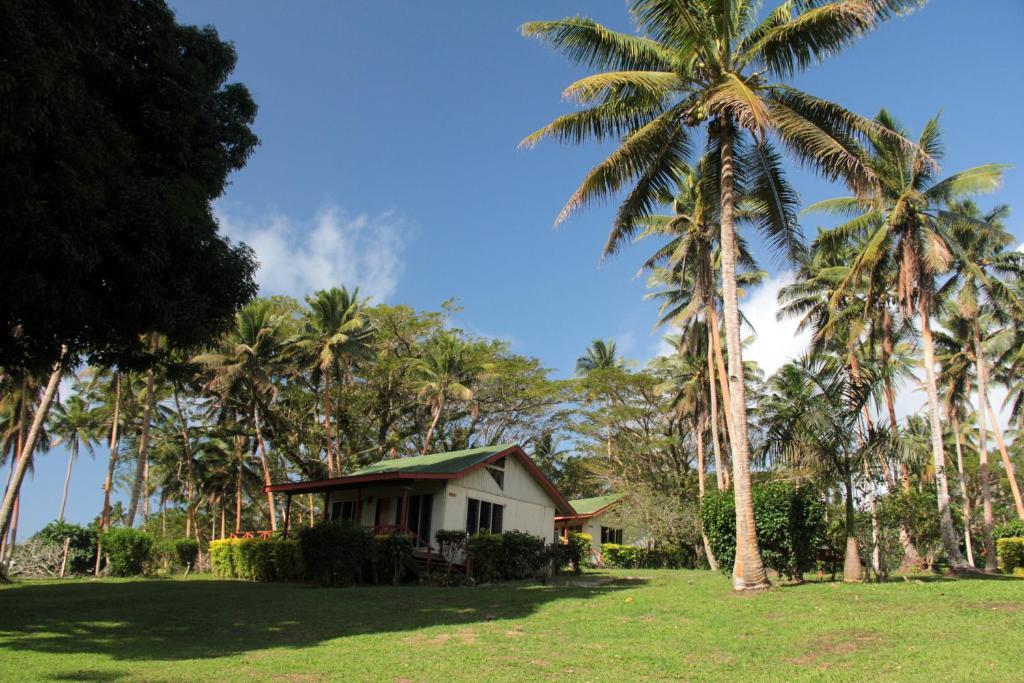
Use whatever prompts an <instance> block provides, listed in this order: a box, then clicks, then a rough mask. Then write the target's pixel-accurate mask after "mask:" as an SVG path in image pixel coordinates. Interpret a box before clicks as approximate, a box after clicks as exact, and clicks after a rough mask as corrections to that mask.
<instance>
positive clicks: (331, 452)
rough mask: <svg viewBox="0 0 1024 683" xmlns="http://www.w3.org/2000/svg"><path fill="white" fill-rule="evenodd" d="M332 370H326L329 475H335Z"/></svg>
mask: <svg viewBox="0 0 1024 683" xmlns="http://www.w3.org/2000/svg"><path fill="white" fill-rule="evenodd" d="M330 386H331V381H330V371H325V372H324V437H325V438H326V439H327V476H328V477H333V476H335V474H334V473H335V463H334V447H333V444H332V440H331V389H330Z"/></svg>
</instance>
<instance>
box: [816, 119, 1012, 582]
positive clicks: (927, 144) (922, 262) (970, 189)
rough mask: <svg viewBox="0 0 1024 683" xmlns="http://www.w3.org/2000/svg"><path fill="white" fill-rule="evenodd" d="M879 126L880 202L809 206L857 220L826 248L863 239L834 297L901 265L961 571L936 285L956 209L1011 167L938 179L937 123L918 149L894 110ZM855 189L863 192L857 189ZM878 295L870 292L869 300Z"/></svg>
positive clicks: (950, 539) (942, 516)
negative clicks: (935, 333) (907, 140)
mask: <svg viewBox="0 0 1024 683" xmlns="http://www.w3.org/2000/svg"><path fill="white" fill-rule="evenodd" d="M876 122H877V124H878V125H879V126H880V127H881V128H883V129H885V130H886V131H888V132H889V133H887V134H880V133H877V132H873V133H872V134H871V135H870V136H869V141H870V147H869V153H868V154H867V155H866V156H865V164H866V166H867V167H868V168H870V169H871V172H872V174H873V176H874V177H875V178H876V179H877V182H878V187H879V192H878V194H877V196H875V197H873V198H871V199H870V200H865V199H863V198H861V197H857V196H854V197H844V198H838V199H829V200H825V201H822V202H818V203H817V204H814V205H812V206H810V207H808V208H807V211H808V212H813V211H825V212H830V213H833V214H837V215H843V216H848V217H852V219H851V220H849V221H848V222H846V223H843V224H841V225H839V226H837V227H835V228H832V229H830V230H828V231H826V232H824V233H823V234H822V235H821V236H820V237H819V239H818V242H819V243H821V244H823V245H826V246H827V245H828V244H829V243H835V242H847V241H849V240H850V238H851V237H852V236H856V235H860V236H862V237H863V239H861V240H860V242H859V244H860V245H861V247H860V248H859V249H858V251H857V253H856V255H855V257H854V258H853V260H852V261H851V267H850V269H849V272H848V274H847V275H846V277H845V279H844V280H843V282H841V283H839V285H838V286H837V287H836V288H835V290H834V293H833V298H834V299H838V298H839V297H843V296H845V295H846V294H847V292H848V291H849V290H850V289H852V288H855V287H857V286H858V285H859V283H861V282H863V281H865V280H867V281H868V282H884V281H886V279H885V278H884V277H882V276H881V274H880V273H882V272H883V271H885V270H887V269H889V268H890V267H891V266H892V265H895V268H896V276H895V278H894V279H893V280H892V282H893V287H894V289H895V297H896V299H897V300H898V302H899V305H900V309H901V312H902V313H903V315H904V316H906V317H907V318H911V319H916V321H917V324H918V325H919V326H920V330H921V343H922V347H923V351H924V371H925V372H924V374H925V378H924V379H925V389H926V391H927V395H928V418H929V424H930V428H931V443H932V458H933V461H934V467H935V477H936V492H937V493H936V497H937V504H938V507H939V520H940V526H941V531H942V544H943V549H944V550H945V552H946V555H947V557H948V559H949V561H950V564H951V565H952V566H953V567H954V568H956V569H960V568H965V567H966V566H967V563H966V561H965V560H964V557H963V554H962V553H961V552H960V547H959V541H958V540H957V535H956V530H955V529H954V527H953V517H952V514H951V513H950V510H949V486H948V480H947V477H946V464H945V454H944V452H943V448H942V423H941V416H940V404H939V395H938V386H937V381H936V367H935V365H936V359H935V343H934V340H933V338H932V329H931V317H932V315H933V314H934V313H935V294H936V290H937V283H936V280H937V278H938V277H939V276H941V275H944V274H946V273H947V272H948V271H949V269H950V268H951V266H952V264H953V255H952V252H951V250H952V249H954V247H953V246H952V242H953V240H954V237H953V235H952V233H951V226H952V225H954V224H955V222H956V220H955V218H954V217H953V216H950V212H949V209H950V207H951V206H952V205H953V204H954V203H955V202H957V201H962V200H963V199H966V198H969V197H970V196H972V195H975V194H978V193H982V192H989V191H992V190H995V189H996V188H998V187H999V185H1000V182H1001V180H1002V175H1003V171H1004V170H1005V168H1006V167H1005V166H1002V165H998V164H988V165H984V166H977V167H975V168H971V169H968V170H966V171H962V172H960V173H956V174H953V175H951V176H948V177H946V178H944V179H939V178H937V177H936V174H937V166H936V162H935V160H936V159H939V158H941V155H942V140H941V134H940V130H939V121H938V117H936V118H933V119H931V120H930V121H928V122H927V123H926V124H925V127H924V129H923V131H922V132H921V135H920V137H919V138H918V141H917V145H916V146H915V147H914V148H912V149H908V148H907V147H906V146H905V145H903V144H901V143H899V142H894V140H893V137H892V135H893V134H894V135H897V136H899V137H900V138H902V137H903V136H905V132H904V131H903V129H902V128H901V127H900V125H899V123H898V122H897V121H896V120H895V119H894V118H893V117H892V116H891V115H890V114H889V113H888V112H886V111H884V110H883V111H882V112H880V113H879V115H878V116H877V117H876ZM852 188H853V189H857V187H856V185H853V186H852ZM872 294H873V292H871V291H869V292H868V299H870V298H871V296H872Z"/></svg>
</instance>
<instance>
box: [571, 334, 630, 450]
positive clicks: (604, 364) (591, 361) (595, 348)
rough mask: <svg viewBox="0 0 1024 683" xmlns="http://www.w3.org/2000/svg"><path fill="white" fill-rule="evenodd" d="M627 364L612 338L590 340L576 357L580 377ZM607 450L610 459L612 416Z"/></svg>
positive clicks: (596, 374) (606, 425)
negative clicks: (584, 349)
mask: <svg viewBox="0 0 1024 683" xmlns="http://www.w3.org/2000/svg"><path fill="white" fill-rule="evenodd" d="M624 366H625V363H624V361H623V360H622V358H621V357H620V356H619V353H618V350H617V349H616V347H615V342H614V341H612V340H610V339H609V340H608V341H604V340H602V339H594V340H593V341H591V342H590V346H588V347H587V350H586V352H585V353H584V354H583V355H582V356H580V357H579V358H577V359H576V375H577V376H579V377H598V376H600V375H602V374H606V373H608V372H612V371H615V370H620V369H622V368H623V367H624ZM595 399H596V396H595V395H593V394H591V395H589V396H588V399H587V400H589V401H593V400H595ZM608 409H609V412H610V410H611V401H610V400H609V405H608ZM605 450H606V451H607V453H608V458H609V460H611V459H612V423H611V416H609V418H608V420H607V421H606V423H605Z"/></svg>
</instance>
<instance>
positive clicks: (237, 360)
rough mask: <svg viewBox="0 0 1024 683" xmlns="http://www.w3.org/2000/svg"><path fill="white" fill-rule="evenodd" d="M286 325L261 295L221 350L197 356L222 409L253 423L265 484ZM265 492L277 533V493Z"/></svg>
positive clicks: (247, 308)
mask: <svg viewBox="0 0 1024 683" xmlns="http://www.w3.org/2000/svg"><path fill="white" fill-rule="evenodd" d="M281 325H282V319H281V316H280V314H278V313H277V312H275V310H274V304H273V302H272V301H270V300H267V299H257V300H256V301H253V302H252V303H250V304H248V305H246V306H245V307H244V308H242V309H241V310H240V311H239V312H238V313H236V314H235V326H234V328H233V329H232V330H230V331H229V332H228V334H227V336H226V337H225V339H224V341H223V343H222V345H221V349H220V351H219V352H211V353H205V354H200V355H198V356H196V357H195V358H194V359H193V360H194V361H195V362H196V363H199V364H200V365H202V366H204V367H205V368H206V372H207V373H208V380H207V382H206V385H205V387H204V388H205V390H206V391H208V392H209V393H211V394H213V395H215V396H216V397H217V399H218V404H219V407H220V409H221V410H222V411H229V412H231V413H232V414H233V415H235V416H236V417H237V418H241V419H245V420H247V421H248V424H249V426H250V427H251V428H252V433H253V435H254V437H255V438H254V439H253V450H254V453H253V455H254V456H256V457H257V458H258V459H259V461H260V465H261V468H262V470H263V482H264V484H265V485H266V486H270V483H271V478H270V462H269V458H268V456H267V448H266V443H265V442H264V440H263V431H262V427H261V420H262V416H263V414H264V413H265V412H266V411H267V410H268V407H269V405H270V403H271V402H272V401H273V400H274V398H275V397H276V395H277V386H276V384H275V383H274V374H275V372H276V371H277V370H278V365H279V362H280V357H281V353H282V348H283V344H284V339H283V337H282V333H281ZM266 494H267V505H268V511H267V514H268V517H269V522H270V528H271V529H272V530H274V531H276V530H277V511H276V507H275V506H274V494H273V493H272V492H271V491H267V492H266Z"/></svg>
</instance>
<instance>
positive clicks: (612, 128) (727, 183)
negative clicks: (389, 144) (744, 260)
mask: <svg viewBox="0 0 1024 683" xmlns="http://www.w3.org/2000/svg"><path fill="white" fill-rule="evenodd" d="M919 4H921V3H920V0H872V1H871V2H864V1H862V0H845V1H843V0H841V1H838V2H831V3H827V4H820V3H817V2H782V3H781V4H779V5H778V6H777V7H776V8H775V9H773V10H772V11H770V12H768V13H762V12H761V11H760V10H761V6H760V3H758V2H754V1H753V0H735V1H733V2H717V1H712V0H693V1H690V2H680V1H679V0H632V2H631V3H630V7H631V13H632V15H633V18H634V20H635V22H636V23H637V25H638V28H639V29H640V31H641V33H642V35H639V36H634V35H629V34H625V33H620V32H617V31H612V30H609V29H607V28H606V27H604V26H601V25H600V24H597V23H596V22H594V21H591V20H589V19H585V18H581V17H570V18H566V19H562V20H558V21H540V22H531V23H528V24H525V25H524V26H523V33H524V34H525V35H527V36H531V37H536V38H538V39H540V40H541V41H543V42H545V43H546V44H548V45H550V46H551V47H553V48H554V49H556V50H559V51H561V52H563V53H564V54H565V55H566V56H567V57H568V58H569V59H570V60H572V61H574V62H576V63H579V64H583V65H585V66H588V67H592V68H597V69H601V70H602V71H601V72H600V73H597V74H595V75H593V76H588V77H586V78H583V79H581V80H579V81H577V82H575V83H573V84H571V85H569V87H568V88H566V90H565V93H564V94H565V95H566V96H567V97H568V98H571V99H575V100H577V101H579V102H580V103H581V104H583V105H585V108H584V109H582V110H579V111H576V112H573V113H571V114H567V115H565V116H561V117H559V118H557V119H555V120H554V121H553V122H551V123H550V124H548V125H547V126H545V127H543V128H541V129H540V130H538V131H537V132H535V133H533V134H532V135H530V136H529V137H527V138H526V139H525V140H524V141H523V145H525V146H531V145H533V144H535V143H536V142H538V141H539V140H541V139H543V138H554V139H556V140H559V141H563V142H573V143H576V144H579V143H582V142H584V141H586V140H597V141H604V140H608V139H620V144H619V146H618V148H617V149H616V150H615V151H614V152H613V153H612V154H611V155H609V156H608V158H607V159H606V160H605V161H603V162H601V163H600V164H598V165H597V166H596V167H595V168H594V169H593V170H592V171H591V172H590V173H589V174H587V176H586V178H585V179H584V180H583V182H582V184H581V185H580V187H579V189H577V190H576V192H575V193H573V195H572V196H571V197H570V198H569V201H568V202H567V203H566V205H565V207H564V208H563V209H562V212H561V214H560V215H559V218H558V221H559V222H560V221H562V220H564V219H565V218H566V217H567V216H569V215H570V214H571V213H573V212H574V211H576V210H577V209H579V208H581V207H583V206H586V205H588V204H592V203H594V202H595V201H600V200H603V199H606V198H608V197H610V196H611V195H613V194H615V193H617V192H618V191H620V190H623V189H626V188H627V187H630V189H629V191H628V192H627V194H626V197H625V199H624V200H623V201H622V203H621V205H620V206H619V209H618V212H617V214H616V217H615V220H614V223H613V226H612V230H611V233H610V235H609V238H608V241H607V243H606V246H605V253H606V254H610V253H613V252H614V251H616V250H617V249H618V248H619V247H621V246H622V244H623V243H624V242H625V241H626V240H627V239H628V238H629V237H630V236H631V235H632V234H634V232H635V231H636V230H637V228H638V226H639V223H640V221H641V220H642V219H643V218H645V217H646V216H648V215H650V213H651V212H652V210H653V209H654V207H655V206H656V204H657V201H658V198H659V197H660V196H664V195H665V194H667V193H671V192H672V190H673V188H674V187H676V186H677V185H678V184H679V181H680V175H681V173H680V169H681V168H683V163H684V162H685V160H686V158H687V157H688V156H689V155H690V154H691V152H692V148H693V139H692V133H691V129H694V128H702V129H706V131H707V133H708V138H709V142H708V147H709V152H710V154H711V155H712V157H713V158H714V159H715V160H716V164H715V166H714V168H713V169H711V170H712V173H711V175H712V176H713V177H714V178H716V179H718V183H717V184H718V192H719V195H720V198H721V199H720V206H721V218H720V227H721V238H720V243H721V247H722V283H723V294H724V307H723V308H724V314H725V315H724V317H725V327H726V345H727V348H728V351H729V363H730V367H729V385H730V399H731V406H730V414H731V418H732V419H731V420H730V423H731V424H732V425H733V429H734V432H735V433H734V434H731V435H730V444H731V446H732V450H733V469H734V470H735V472H734V477H733V478H734V480H735V495H736V502H737V505H736V511H737V512H736V514H737V525H736V533H737V554H736V555H737V557H736V563H735V566H734V571H733V585H734V588H736V589H737V590H743V589H757V588H762V587H764V586H767V585H768V580H767V576H766V574H765V571H764V565H763V563H762V561H761V557H760V550H759V549H758V546H757V536H756V533H755V530H754V513H753V502H752V499H751V495H750V473H749V444H748V437H747V433H746V429H747V418H746V397H745V394H744V387H743V357H742V350H741V338H740V315H739V304H738V300H737V292H736V287H737V285H736V225H735V223H736V203H737V194H738V190H742V192H741V193H742V194H747V195H749V196H750V197H753V198H756V201H758V202H760V203H762V204H763V206H764V207H766V210H765V211H764V215H765V216H766V217H767V220H764V221H761V222H760V224H759V225H758V227H759V228H760V229H762V230H763V231H764V232H765V233H766V234H767V235H768V236H769V239H770V240H772V241H773V242H774V243H775V244H776V245H777V246H779V247H780V248H781V249H782V250H783V251H784V252H786V253H787V254H789V255H791V256H796V255H797V254H798V253H799V251H800V247H801V240H800V237H799V230H798V227H797V222H796V217H795V215H794V214H793V213H792V212H791V211H790V210H789V207H788V206H787V205H786V202H784V201H782V198H781V196H780V193H779V188H780V187H782V183H781V179H782V172H781V165H780V162H781V157H780V155H779V153H778V152H777V151H776V148H775V141H776V140H777V141H779V142H781V143H782V145H783V146H784V147H785V148H786V149H787V150H789V151H790V152H791V153H792V154H793V156H795V157H796V158H797V159H798V160H799V161H801V162H802V163H804V164H806V165H808V166H810V167H812V168H815V169H817V170H819V171H820V172H821V173H822V174H824V175H825V176H826V177H828V178H832V179H835V178H843V179H845V180H847V181H848V182H850V183H851V184H852V185H853V186H855V187H856V188H857V189H858V191H859V192H860V193H864V194H867V193H869V192H870V191H871V190H872V189H873V187H874V185H875V178H874V173H873V171H872V169H870V168H869V167H867V166H866V165H865V164H864V163H862V161H861V156H860V153H859V150H858V149H857V146H856V142H855V140H856V138H857V137H859V136H862V135H863V134H865V133H867V132H868V131H877V126H876V125H875V124H873V123H872V122H871V121H869V120H866V119H864V118H862V117H859V116H856V115H854V114H853V113H851V112H849V111H847V110H845V109H843V108H842V107H840V106H838V105H836V104H834V103H832V102H828V101H826V100H822V99H819V98H816V97H813V96H812V95H809V94H807V93H804V92H801V91H799V90H797V89H795V88H793V87H791V86H789V85H786V84H784V83H783V82H782V81H783V80H784V79H787V78H789V77H791V76H792V75H794V74H796V73H799V72H801V71H804V70H805V69H806V68H808V67H809V66H811V65H812V64H814V63H816V62H819V61H821V60H823V59H825V58H827V57H829V56H831V55H833V54H835V53H837V52H839V51H841V50H842V49H843V48H844V47H847V46H849V45H850V44H852V43H854V42H855V41H856V40H857V39H858V38H860V37H861V36H863V35H864V34H865V33H867V32H868V31H870V30H871V29H873V28H875V27H876V26H877V25H878V23H879V22H881V21H883V20H885V19H887V18H889V17H891V16H893V15H894V14H897V13H899V12H901V11H903V10H906V9H909V8H911V7H914V6H917V5H919Z"/></svg>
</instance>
